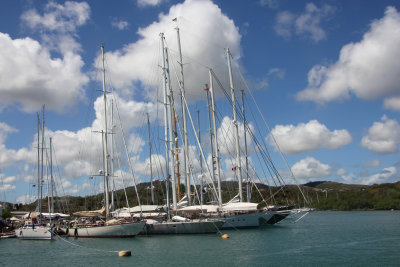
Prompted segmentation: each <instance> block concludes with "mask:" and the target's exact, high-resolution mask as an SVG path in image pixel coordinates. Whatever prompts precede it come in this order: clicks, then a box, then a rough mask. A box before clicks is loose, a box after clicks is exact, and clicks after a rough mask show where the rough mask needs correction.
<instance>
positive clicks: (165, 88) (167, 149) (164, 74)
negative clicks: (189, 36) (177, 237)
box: [160, 33, 171, 219]
mask: <svg viewBox="0 0 400 267" xmlns="http://www.w3.org/2000/svg"><path fill="white" fill-rule="evenodd" d="M160 38H161V46H162V55H163V63H162V70H163V78H164V83H163V87H164V139H165V171H166V174H167V178H166V180H165V187H166V191H167V218H168V219H170V218H171V212H170V196H169V179H170V174H169V173H170V170H169V148H168V132H169V129H168V95H167V84H168V82H167V73H166V69H165V49H164V33H160Z"/></svg>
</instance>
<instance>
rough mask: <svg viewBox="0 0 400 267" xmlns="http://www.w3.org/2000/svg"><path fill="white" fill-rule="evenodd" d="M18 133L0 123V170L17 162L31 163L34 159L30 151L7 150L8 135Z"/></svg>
mask: <svg viewBox="0 0 400 267" xmlns="http://www.w3.org/2000/svg"><path fill="white" fill-rule="evenodd" d="M13 132H18V130H17V129H15V128H13V127H12V126H9V125H8V124H6V123H4V122H0V169H1V168H6V167H9V166H12V165H14V164H15V163H16V162H18V161H28V162H33V161H34V159H35V157H34V154H33V153H32V150H31V149H26V148H21V149H19V150H14V149H8V148H7V147H6V145H5V141H6V140H7V136H8V134H9V133H13Z"/></svg>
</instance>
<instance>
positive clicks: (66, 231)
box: [65, 227, 69, 235]
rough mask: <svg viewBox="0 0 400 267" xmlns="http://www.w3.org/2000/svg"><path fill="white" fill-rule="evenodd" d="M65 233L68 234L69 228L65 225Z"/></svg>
mask: <svg viewBox="0 0 400 267" xmlns="http://www.w3.org/2000/svg"><path fill="white" fill-rule="evenodd" d="M65 234H66V235H68V234H69V228H68V227H67V229H66V230H65Z"/></svg>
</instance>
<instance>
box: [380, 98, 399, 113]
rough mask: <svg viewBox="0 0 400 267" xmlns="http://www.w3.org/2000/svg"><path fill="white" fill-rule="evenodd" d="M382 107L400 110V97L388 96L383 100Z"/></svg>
mask: <svg viewBox="0 0 400 267" xmlns="http://www.w3.org/2000/svg"><path fill="white" fill-rule="evenodd" d="M383 107H384V108H385V109H389V110H392V111H397V112H399V111H400V97H389V98H385V100H384V101H383Z"/></svg>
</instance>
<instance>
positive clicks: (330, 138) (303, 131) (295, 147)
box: [267, 120, 352, 154]
mask: <svg viewBox="0 0 400 267" xmlns="http://www.w3.org/2000/svg"><path fill="white" fill-rule="evenodd" d="M271 134H272V136H273V137H274V138H275V140H276V142H277V143H278V145H279V148H280V149H281V150H282V151H283V152H284V153H286V154H300V153H305V152H313V151H316V150H318V149H321V148H328V149H339V148H341V147H343V146H345V145H347V144H349V143H350V142H351V141H352V138H351V135H350V134H349V132H348V131H347V130H334V131H329V129H328V128H327V127H326V126H325V125H323V124H321V123H319V122H318V121H317V120H311V121H309V122H308V123H300V124H298V125H297V126H294V125H292V124H291V125H277V126H275V127H274V128H273V129H272V131H271ZM267 139H268V141H269V143H270V144H271V145H272V146H274V147H275V149H276V150H278V147H277V146H276V143H275V142H274V140H272V139H271V137H270V136H269V137H268V138H267Z"/></svg>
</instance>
